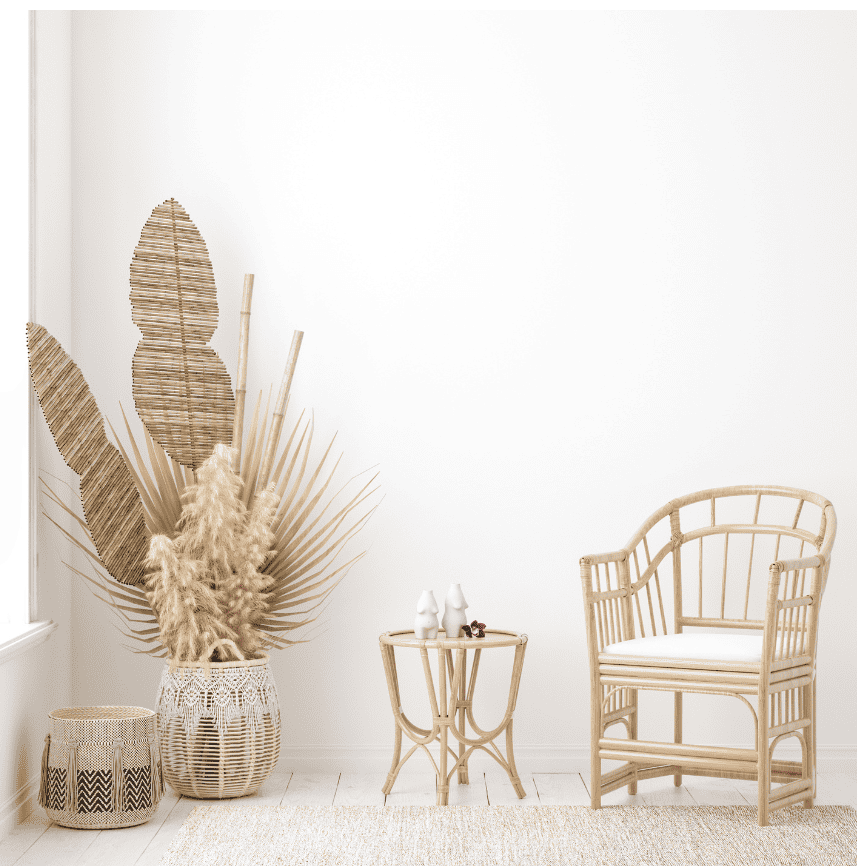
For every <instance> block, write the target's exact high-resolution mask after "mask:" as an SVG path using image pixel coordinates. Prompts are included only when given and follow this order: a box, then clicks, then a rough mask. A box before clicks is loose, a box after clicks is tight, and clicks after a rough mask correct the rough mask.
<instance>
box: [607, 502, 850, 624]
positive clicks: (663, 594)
mask: <svg viewBox="0 0 858 866" xmlns="http://www.w3.org/2000/svg"><path fill="white" fill-rule="evenodd" d="M835 531H836V519H835V516H834V508H833V507H832V505H831V503H830V502H829V501H828V500H827V499H825V498H824V497H822V496H819V495H818V494H816V493H811V492H810V491H808V490H797V489H793V488H790V487H773V486H753V485H747V486H740V487H720V488H714V489H711V490H702V491H700V492H698V493H692V494H689V495H688V496H683V497H680V498H679V499H674V500H672V501H671V502H669V503H668V504H667V505H665V506H664V507H663V508H660V509H659V510H658V511H656V512H655V513H654V514H652V515H651V516H650V517H649V518H648V519H647V520H646V521H645V522H644V524H643V525H642V526H641V527H640V529H638V531H637V532H636V533H635V534H634V535H633V536H632V537H631V538H630V539H629V541H628V543H627V544H626V545H625V547H624V550H625V551H626V552H627V554H628V556H627V559H626V563H625V566H624V567H621V568H620V569H619V573H618V575H617V578H618V580H619V581H620V582H621V583H622V582H623V578H625V580H628V581H629V584H630V589H631V591H632V595H631V597H626V598H624V599H623V602H625V603H626V604H627V605H628V609H627V610H626V616H625V617H624V619H625V622H626V623H627V624H629V622H630V621H631V622H630V625H631V629H628V628H624V629H623V632H625V633H626V634H628V633H629V631H631V633H632V634H633V636H635V637H650V636H653V635H658V634H671V633H674V632H679V631H682V630H683V628H685V627H688V626H696V627H706V628H712V627H719V628H750V629H762V628H763V622H764V616H765V608H766V588H767V585H768V574H769V569H770V566H771V565H772V563H774V562H776V561H779V560H797V559H801V558H802V557H806V556H810V555H811V554H816V553H821V554H823V555H824V565H823V567H822V568H821V569H820V579H821V586H820V593H821V590H822V589H824V585H825V579H826V577H827V572H828V566H829V563H830V557H829V553H830V550H831V547H832V545H833V543H834V533H835ZM668 554H672V556H671V557H670V560H669V561H667V562H665V560H666V559H667V558H668ZM806 571H813V570H812V569H799V570H798V571H796V573H795V577H794V580H795V581H796V582H798V581H799V580H800V581H801V584H802V585H801V587H798V586H797V587H794V588H793V594H795V592H796V591H798V593H799V595H800V594H802V592H803V591H804V581H805V580H807V581H808V587H809V586H810V577H808V576H807V575H806V574H805V572H806ZM622 572H625V574H623V573H622ZM666 572H667V573H666Z"/></svg>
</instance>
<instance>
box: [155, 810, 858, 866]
mask: <svg viewBox="0 0 858 866" xmlns="http://www.w3.org/2000/svg"><path fill="white" fill-rule="evenodd" d="M756 813H757V810H756V809H755V808H752V807H751V806H652V807H643V806H625V807H613V808H604V809H601V810H599V811H592V810H590V809H588V808H586V807H583V806H456V807H453V808H438V807H436V806H315V807H314V806H242V805H240V804H220V805H218V806H199V807H197V808H196V809H194V811H193V812H192V813H191V814H190V816H189V817H188V818H187V820H186V821H185V823H184V824H183V825H182V827H181V829H180V830H179V833H178V835H177V836H176V838H175V840H174V841H173V844H172V845H171V847H170V849H169V851H168V852H167V853H166V854H165V855H164V858H163V859H162V860H161V866H239V864H240V866H275V864H277V866H471V864H476V866H572V864H575V866H578V864H587V866H598V864H611V866H626V864H628V866H668V864H669V866H692V864H701V866H702V864H705V866H721V864H731V866H732V864H741V866H757V864H759V866H764V864H765V866H768V864H789V866H802V864H807V866H811V864H812V866H839V864H844V866H855V862H856V845H855V834H856V825H855V810H854V809H852V808H851V807H849V806H815V807H814V808H813V809H809V810H804V809H801V808H800V807H798V808H790V809H785V810H782V811H779V812H775V813H774V814H773V816H772V823H771V825H770V826H769V827H759V826H757V823H756Z"/></svg>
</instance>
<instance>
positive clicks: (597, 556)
mask: <svg viewBox="0 0 858 866" xmlns="http://www.w3.org/2000/svg"><path fill="white" fill-rule="evenodd" d="M628 555H629V552H628V551H627V550H626V549H625V548H624V549H623V550H615V551H613V552H611V553H591V554H590V555H589V556H582V557H581V565H582V566H583V565H598V564H600V563H603V562H625V561H626V559H627V558H628Z"/></svg>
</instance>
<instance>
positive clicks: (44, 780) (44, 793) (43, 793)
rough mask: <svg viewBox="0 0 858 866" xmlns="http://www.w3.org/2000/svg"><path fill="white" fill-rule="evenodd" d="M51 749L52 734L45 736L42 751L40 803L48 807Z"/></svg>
mask: <svg viewBox="0 0 858 866" xmlns="http://www.w3.org/2000/svg"><path fill="white" fill-rule="evenodd" d="M50 751H51V735H50V734H48V735H47V737H45V748H44V751H43V752H42V775H41V778H40V780H39V805H40V806H44V807H45V808H46V809H47V807H48V755H49V754H50Z"/></svg>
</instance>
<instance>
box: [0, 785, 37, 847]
mask: <svg viewBox="0 0 858 866" xmlns="http://www.w3.org/2000/svg"><path fill="white" fill-rule="evenodd" d="M40 780H41V769H40V770H39V772H38V773H37V774H36V775H35V776H33V778H32V779H30V780H29V781H28V782H25V783H24V784H23V785H22V786H21V787H20V788H19V789H18V790H17V791H16V792H15V793H14V794H13V795H12V796H11V797H10V798H9V799H8V800H7V801H6V802H5V803H3V805H2V806H0V839H2V838H3V837H4V836H8V835H9V833H11V832H12V830H14V829H15V827H16V826H17V825H18V824H20V823H21V822H22V821H23V820H24V819H25V818H26V817H27V816H28V815H30V813H32V812H33V811H34V810H35V809H36V807H37V806H38V798H39V781H40Z"/></svg>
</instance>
